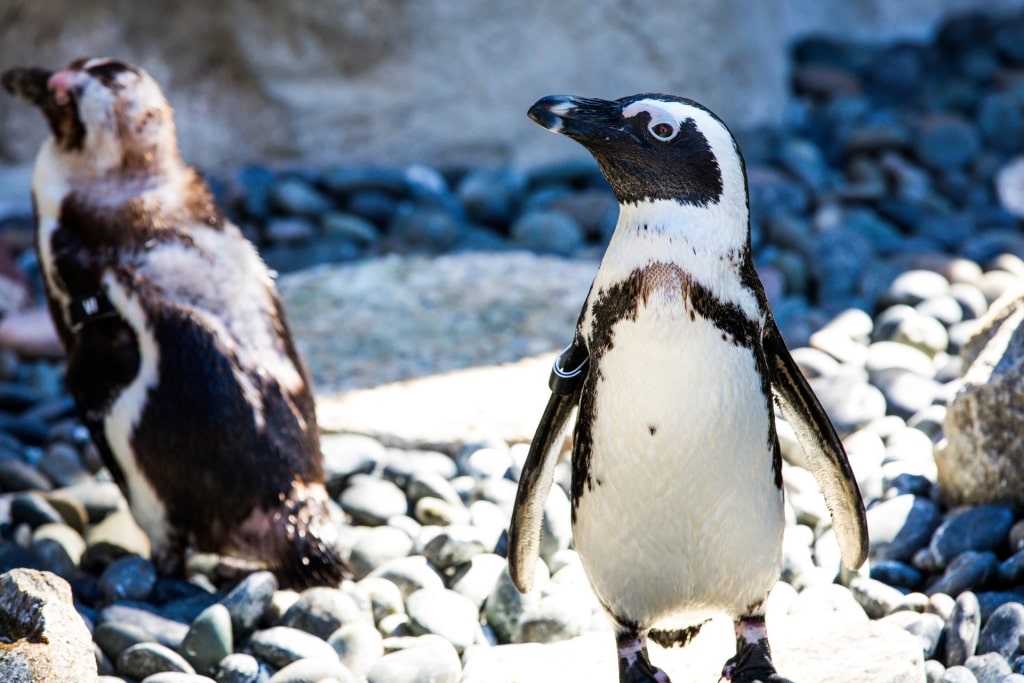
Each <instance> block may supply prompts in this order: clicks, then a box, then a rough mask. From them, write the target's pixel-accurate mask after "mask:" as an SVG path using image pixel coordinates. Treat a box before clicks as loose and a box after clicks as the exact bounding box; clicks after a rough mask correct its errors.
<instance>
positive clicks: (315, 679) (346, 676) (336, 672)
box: [267, 658, 356, 683]
mask: <svg viewBox="0 0 1024 683" xmlns="http://www.w3.org/2000/svg"><path fill="white" fill-rule="evenodd" d="M355 682H356V678H355V676H353V675H352V672H351V671H349V670H348V668H347V667H346V666H345V665H344V664H342V663H341V662H338V661H331V660H329V659H315V658H310V659H299V660H297V661H294V662H292V663H291V664H288V665H286V666H284V667H282V668H281V669H280V670H278V672H277V673H275V674H274V675H273V676H271V677H270V680H269V681H268V682H267V683H355Z"/></svg>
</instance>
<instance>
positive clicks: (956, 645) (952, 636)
mask: <svg viewBox="0 0 1024 683" xmlns="http://www.w3.org/2000/svg"><path fill="white" fill-rule="evenodd" d="M980 632H981V605H980V604H979V603H978V597H977V596H976V595H975V594H974V593H971V592H970V591H964V592H963V593H960V595H958V596H957V598H956V603H955V604H954V606H953V611H952V613H951V614H950V615H949V618H948V619H947V620H946V666H957V665H961V664H964V663H965V662H966V661H967V660H968V658H970V657H973V656H974V653H975V651H976V650H977V647H978V636H979V634H980Z"/></svg>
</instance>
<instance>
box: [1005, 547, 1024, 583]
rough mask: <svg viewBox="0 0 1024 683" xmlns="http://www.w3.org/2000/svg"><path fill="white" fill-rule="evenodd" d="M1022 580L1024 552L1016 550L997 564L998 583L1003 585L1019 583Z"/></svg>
mask: <svg viewBox="0 0 1024 683" xmlns="http://www.w3.org/2000/svg"><path fill="white" fill-rule="evenodd" d="M1022 578H1024V551H1022V550H1018V551H1017V552H1015V553H1014V554H1013V555H1011V556H1010V557H1008V558H1006V559H1005V560H1003V561H1002V562H1000V563H999V582H1000V583H1002V584H1003V585H1013V584H1016V583H1019V582H1020V580H1021V579H1022Z"/></svg>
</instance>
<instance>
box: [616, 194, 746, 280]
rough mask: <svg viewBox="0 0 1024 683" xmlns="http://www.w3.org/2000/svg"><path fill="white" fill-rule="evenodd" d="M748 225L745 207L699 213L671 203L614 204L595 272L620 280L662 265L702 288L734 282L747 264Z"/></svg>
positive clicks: (725, 204) (714, 206) (730, 204)
mask: <svg viewBox="0 0 1024 683" xmlns="http://www.w3.org/2000/svg"><path fill="white" fill-rule="evenodd" d="M748 220H749V219H748V213H747V207H746V202H743V203H737V202H725V201H723V202H719V203H716V204H709V205H707V206H703V207H701V206H691V205H684V204H680V203H679V202H676V201H672V200H655V201H644V202H637V203H634V204H620V205H619V219H618V222H617V223H616V226H615V232H614V233H613V234H612V238H611V241H610V242H609V243H608V249H607V250H606V251H605V256H604V259H603V260H602V262H601V269H602V270H610V271H614V272H615V273H617V274H618V275H619V276H626V275H628V274H629V273H631V272H633V271H635V270H637V269H641V268H644V267H646V266H647V265H650V264H651V263H656V262H666V263H673V264H675V265H678V266H679V267H681V268H682V269H683V270H684V271H686V272H687V273H689V274H690V275H692V276H694V277H696V278H697V279H698V280H702V281H706V282H707V283H708V284H711V283H713V282H714V281H716V280H718V279H720V278H723V277H725V278H739V270H740V266H741V265H742V264H743V261H744V259H748V258H749V251H750V243H749V234H750V231H749V222H748ZM609 274H611V273H609Z"/></svg>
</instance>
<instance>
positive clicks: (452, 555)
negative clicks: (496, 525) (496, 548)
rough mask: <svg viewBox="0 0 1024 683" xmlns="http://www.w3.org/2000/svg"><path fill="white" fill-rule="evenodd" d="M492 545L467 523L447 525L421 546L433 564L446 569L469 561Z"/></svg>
mask: <svg viewBox="0 0 1024 683" xmlns="http://www.w3.org/2000/svg"><path fill="white" fill-rule="evenodd" d="M492 547H493V544H488V543H487V542H486V540H485V539H484V538H483V535H482V534H481V533H480V531H479V530H477V529H476V528H474V527H472V526H469V525H449V526H446V527H445V530H444V531H443V532H441V533H440V534H438V535H437V536H435V537H434V538H432V539H431V540H430V542H429V543H427V545H426V546H425V547H424V548H423V554H424V555H425V556H426V558H427V559H428V560H430V562H431V564H433V565H434V566H436V567H438V568H439V569H442V570H448V569H452V568H454V567H457V566H459V565H462V564H465V563H467V562H470V561H471V560H472V559H473V558H474V557H476V556H477V555H480V554H482V553H486V552H488V551H489V550H490V549H491V548H492Z"/></svg>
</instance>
